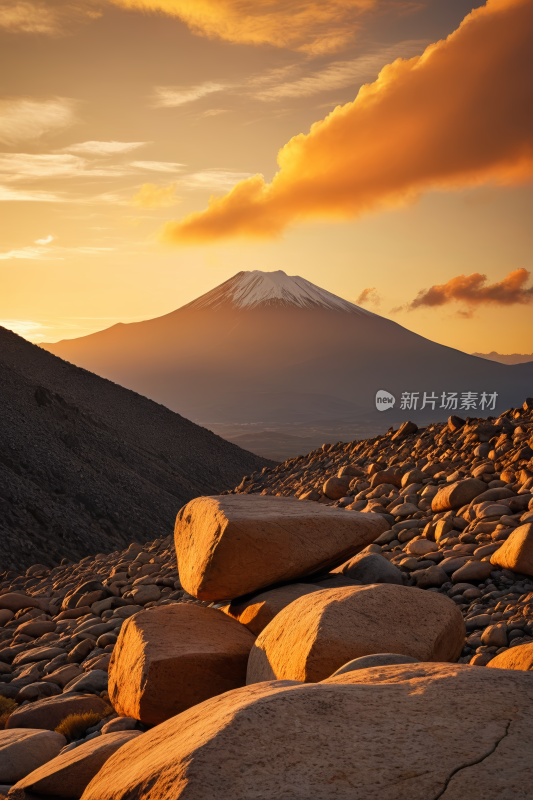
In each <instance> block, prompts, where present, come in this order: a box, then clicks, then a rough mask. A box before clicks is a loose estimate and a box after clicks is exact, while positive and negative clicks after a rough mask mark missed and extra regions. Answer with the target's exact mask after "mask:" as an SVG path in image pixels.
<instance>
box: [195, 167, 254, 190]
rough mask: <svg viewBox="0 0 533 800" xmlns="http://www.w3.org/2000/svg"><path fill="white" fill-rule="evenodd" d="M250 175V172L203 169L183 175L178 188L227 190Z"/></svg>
mask: <svg viewBox="0 0 533 800" xmlns="http://www.w3.org/2000/svg"><path fill="white" fill-rule="evenodd" d="M250 175H251V173H250V172H232V170H229V169H204V170H201V171H200V172H193V173H191V174H190V175H185V176H184V178H182V180H181V181H180V186H187V187H189V188H191V189H207V188H213V189H227V188H230V187H231V186H234V185H235V184H236V183H237V182H238V181H243V180H246V178H249V177H250Z"/></svg>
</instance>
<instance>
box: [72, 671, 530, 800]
mask: <svg viewBox="0 0 533 800" xmlns="http://www.w3.org/2000/svg"><path fill="white" fill-rule="evenodd" d="M530 684H531V681H530V676H529V675H526V674H525V673H520V672H511V671H507V672H504V671H501V672H499V671H496V670H487V669H479V668H476V667H469V666H467V665H462V664H408V665H398V666H388V667H373V668H371V669H366V670H358V671H357V672H351V673H346V674H344V675H339V676H338V677H336V678H330V679H329V680H327V681H325V682H323V683H319V684H303V685H302V684H295V683H294V682H292V681H272V682H267V683H261V684H256V685H254V686H247V687H245V688H242V689H236V690H235V691H233V692H227V693H226V694H224V695H222V696H221V697H216V698H212V699H211V700H207V701H206V702H204V703H202V704H201V705H199V706H196V707H195V708H191V709H189V710H188V711H185V712H184V713H183V714H180V715H179V716H177V717H173V718H172V719H169V720H168V721H167V722H164V723H163V724H162V725H158V726H157V727H156V728H154V729H152V730H151V731H149V732H148V733H145V734H144V735H143V736H142V737H140V738H138V739H136V740H135V741H133V742H131V743H129V744H127V745H125V746H124V747H123V748H122V749H121V750H119V751H118V752H117V753H115V755H113V756H112V757H111V758H110V759H109V760H108V761H107V762H106V764H105V765H104V767H103V768H102V770H101V771H100V772H99V773H98V775H96V776H95V778H94V779H93V780H92V782H91V783H90V784H89V786H88V787H87V789H86V790H85V793H84V795H83V800H146V798H147V797H148V796H150V797H153V798H157V800H206V798H209V800H228V798H231V800H250V798H254V800H272V799H273V798H282V797H287V798H291V799H292V798H295V799H296V798H301V799H302V800H308V799H309V798H312V799H313V800H333V798H335V800H434V798H439V797H442V798H443V800H444V799H445V800H465V798H468V800H481V799H482V800H511V798H519V800H526V799H527V798H528V793H530V776H531V750H532V747H533V730H532V727H531V723H530V718H531V714H532V713H533V702H532V700H531V693H530ZM517 698H519V699H520V701H519V702H518V701H517ZM465 712H467V713H465ZM469 765H471V766H469ZM147 787H149V794H148V791H147ZM514 789H517V790H518V791H514Z"/></svg>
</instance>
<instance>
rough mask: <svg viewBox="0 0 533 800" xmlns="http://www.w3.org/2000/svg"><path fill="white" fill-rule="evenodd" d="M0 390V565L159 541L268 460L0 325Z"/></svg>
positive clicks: (46, 561) (20, 565)
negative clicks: (189, 509) (194, 503)
mask: <svg viewBox="0 0 533 800" xmlns="http://www.w3.org/2000/svg"><path fill="white" fill-rule="evenodd" d="M0 386H1V398H2V403H1V406H0V533H1V537H2V549H1V551H0V571H1V569H6V568H17V569H22V568H24V567H25V566H29V565H30V564H33V563H35V561H39V562H40V563H44V564H49V565H50V564H55V563H59V561H61V559H62V558H63V557H67V558H69V559H74V558H77V559H79V558H82V557H84V556H87V555H89V554H94V553H97V552H98V551H102V552H110V551H112V550H115V549H117V548H121V547H123V546H124V544H125V543H128V542H130V541H132V540H135V541H138V542H144V541H147V540H148V539H153V538H154V537H157V536H167V535H168V533H169V531H172V528H173V525H174V520H175V517H176V513H177V511H178V510H179V509H180V508H181V506H183V505H184V504H185V503H186V502H188V501H189V500H191V499H192V498H193V497H196V496H198V495H203V494H217V493H219V492H220V491H222V490H223V489H227V488H230V487H232V486H235V484H236V483H239V482H240V481H241V479H242V477H243V476H244V475H245V474H247V473H250V472H257V471H260V470H261V469H262V468H263V467H265V466H268V465H271V463H272V462H269V461H267V460H265V459H263V458H260V457H259V456H255V455H252V453H249V452H247V451H246V450H242V449H241V448H239V447H237V446H236V445H233V444H230V443H229V442H226V441H225V440H224V439H221V438H220V437H218V436H215V435H214V434H213V433H211V432H210V431H208V430H206V429H205V428H200V427H198V426H197V425H195V424H194V423H192V422H190V421H189V420H187V419H184V418H183V417H180V416H179V415H177V414H175V413H173V412H172V411H169V410H168V409H167V408H165V407H164V406H161V405H158V404H156V403H154V402H153V401H151V400H147V399H146V398H145V397H140V396H139V395H137V394H135V393H134V392H131V391H129V390H128V389H124V388H122V387H121V386H117V385H115V384H113V383H111V382H110V381H106V380H103V379H102V378H100V377H98V376H96V375H93V374H91V373H89V372H86V371H85V370H83V369H79V368H78V367H75V366H73V365H71V364H67V363H66V362H64V361H62V360H60V359H59V358H56V357H55V356H53V355H51V354H49V353H46V352H44V351H43V350H42V349H41V348H39V347H37V346H35V345H32V344H30V343H29V342H27V341H25V340H24V339H22V338H21V337H19V336H17V335H16V334H14V333H12V332H11V331H8V330H6V329H5V328H1V327H0Z"/></svg>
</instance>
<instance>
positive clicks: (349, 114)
mask: <svg viewBox="0 0 533 800" xmlns="http://www.w3.org/2000/svg"><path fill="white" fill-rule="evenodd" d="M532 30H533V0H488V2H487V4H486V5H485V6H483V7H481V8H478V9H476V10H474V11H473V12H472V13H471V14H469V15H468V16H467V17H466V18H465V19H464V20H463V22H462V23H461V25H460V26H459V28H458V29H457V30H456V31H455V32H454V33H452V34H451V35H450V36H448V38H447V39H444V40H442V41H440V42H437V43H436V44H433V45H430V46H429V47H428V48H427V49H426V50H425V51H424V53H423V54H422V55H421V56H418V57H415V58H411V59H408V60H403V59H397V60H396V61H394V62H393V63H392V64H389V65H388V66H386V67H385V68H384V69H383V70H382V71H381V73H380V75H379V77H378V79H377V80H376V81H375V82H374V83H372V84H367V85H365V86H363V87H362V88H361V89H360V91H359V93H358V95H357V97H356V99H355V100H354V101H353V102H351V103H348V104H346V105H344V106H339V107H337V108H336V109H335V110H334V111H333V112H332V113H331V114H330V115H329V116H328V117H326V119H325V120H322V121H320V122H316V123H315V124H314V125H313V126H312V127H311V130H310V133H309V134H308V135H304V134H300V135H298V136H295V137H294V138H293V139H291V140H290V141H289V142H288V143H287V144H286V145H285V146H284V147H283V148H282V149H281V150H280V152H279V154H278V164H279V171H278V172H277V174H276V175H275V177H274V179H273V180H272V182H271V183H266V182H265V180H264V178H263V177H262V176H261V175H255V176H253V177H251V178H249V179H248V180H244V181H241V182H239V183H238V184H237V185H236V186H235V187H234V188H233V189H232V190H231V191H230V192H229V193H228V194H227V195H225V196H224V197H220V198H216V197H212V198H211V200H210V201H209V207H208V208H207V210H205V211H203V212H200V213H194V214H190V215H188V216H187V217H185V218H184V219H183V220H181V221H180V222H169V223H167V225H166V226H165V228H164V230H163V232H162V240H163V241H166V242H175V243H182V244H192V243H205V242H210V241H216V240H221V239H225V238H230V237H239V236H240V237H251V238H261V237H263V238H267V237H273V236H276V235H279V234H281V232H282V231H283V230H284V229H285V228H287V227H288V226H289V225H291V224H294V223H297V222H302V221H305V220H311V219H335V220H339V219H353V218H356V217H358V216H360V215H362V214H365V213H368V212H372V211H378V210H380V209H383V208H386V207H393V206H399V205H402V204H405V203H408V202H412V201H413V200H414V199H415V198H416V197H417V196H418V195H419V194H420V193H421V192H424V191H429V190H432V189H437V190H454V189H459V188H461V187H467V186H476V185H480V184H486V183H494V184H518V183H521V182H525V181H528V180H531V178H532V177H533V81H531V75H532V74H533V48H532V47H531V31H532Z"/></svg>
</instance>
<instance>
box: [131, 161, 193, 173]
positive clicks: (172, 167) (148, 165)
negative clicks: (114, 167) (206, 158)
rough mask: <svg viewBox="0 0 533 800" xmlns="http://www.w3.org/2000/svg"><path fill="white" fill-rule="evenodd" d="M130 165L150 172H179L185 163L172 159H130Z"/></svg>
mask: <svg viewBox="0 0 533 800" xmlns="http://www.w3.org/2000/svg"><path fill="white" fill-rule="evenodd" d="M131 165H132V167H138V168H139V169H147V170H149V171H150V172H180V171H181V170H182V169H183V167H184V166H185V164H177V163H175V162H173V161H132V164H131Z"/></svg>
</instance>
